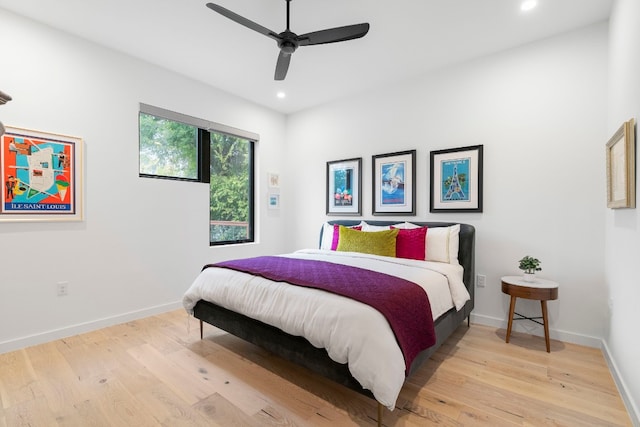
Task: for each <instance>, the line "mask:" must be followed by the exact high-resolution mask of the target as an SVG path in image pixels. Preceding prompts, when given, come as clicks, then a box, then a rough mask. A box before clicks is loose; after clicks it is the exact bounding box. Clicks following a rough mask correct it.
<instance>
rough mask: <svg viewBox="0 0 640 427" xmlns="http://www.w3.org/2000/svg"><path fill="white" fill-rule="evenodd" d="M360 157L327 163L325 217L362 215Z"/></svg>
mask: <svg viewBox="0 0 640 427" xmlns="http://www.w3.org/2000/svg"><path fill="white" fill-rule="evenodd" d="M361 194H362V157H360V158H357V159H346V160H336V161H332V162H327V215H362V203H361V202H360V197H361Z"/></svg>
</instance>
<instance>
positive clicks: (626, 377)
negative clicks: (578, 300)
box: [605, 0, 640, 425]
mask: <svg viewBox="0 0 640 427" xmlns="http://www.w3.org/2000/svg"><path fill="white" fill-rule="evenodd" d="M639 16H640V2H638V1H637V0H618V1H616V3H615V4H614V7H613V11H612V14H611V20H610V46H611V48H610V55H609V67H610V71H609V115H608V122H607V130H608V133H607V135H608V137H611V136H612V135H613V134H614V133H615V132H616V130H617V129H618V128H619V127H620V125H622V123H623V122H625V121H627V120H629V119H630V118H635V120H636V123H637V121H638V120H640V80H638V79H639V76H640V46H639V45H638V40H640V27H639V26H638V17H639ZM637 138H638V136H637V128H636V140H637ZM638 165H639V163H638V145H637V144H636V168H638ZM636 170H637V169H636ZM637 186H638V183H637V179H636V187H637ZM636 194H638V192H637V190H636ZM637 206H638V207H640V203H637ZM605 224H606V240H605V243H606V245H605V248H606V249H605V272H606V285H607V290H608V297H609V298H610V299H611V301H612V310H611V313H610V315H609V319H608V320H609V321H608V324H607V329H606V330H605V343H606V346H607V349H608V350H609V352H610V354H611V359H612V364H613V365H614V368H615V369H616V370H617V372H618V374H619V381H620V386H621V387H622V388H624V389H625V390H626V395H627V396H628V397H629V399H628V401H627V406H628V407H630V408H632V409H630V412H632V413H633V416H634V417H635V419H634V421H635V424H636V425H640V366H639V365H638V361H640V345H639V344H638V340H637V336H638V326H637V324H638V321H637V317H636V315H637V310H638V301H640V282H639V281H638V273H637V272H636V271H635V267H636V266H637V264H638V260H640V210H639V209H638V208H636V209H607V210H606V215H605Z"/></svg>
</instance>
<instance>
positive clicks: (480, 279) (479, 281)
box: [476, 274, 487, 288]
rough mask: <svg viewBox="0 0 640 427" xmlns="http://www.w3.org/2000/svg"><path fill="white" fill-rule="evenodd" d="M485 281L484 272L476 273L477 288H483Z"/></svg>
mask: <svg viewBox="0 0 640 427" xmlns="http://www.w3.org/2000/svg"><path fill="white" fill-rule="evenodd" d="M486 283H487V276H485V275H484V274H478V275H476V286H477V287H478V288H484V285H485V284H486Z"/></svg>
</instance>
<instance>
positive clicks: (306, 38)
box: [298, 23, 369, 46]
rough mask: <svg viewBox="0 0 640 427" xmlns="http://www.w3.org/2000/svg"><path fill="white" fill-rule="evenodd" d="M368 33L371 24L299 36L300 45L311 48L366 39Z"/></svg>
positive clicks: (348, 26)
mask: <svg viewBox="0 0 640 427" xmlns="http://www.w3.org/2000/svg"><path fill="white" fill-rule="evenodd" d="M368 32H369V24H367V23H365V24H356V25H347V26H345V27H337V28H330V29H328V30H321V31H314V32H312V33H307V34H302V35H300V36H298V45H299V46H309V45H314V44H326V43H335V42H342V41H345V40H353V39H359V38H360V37H364V36H365V35H366V34H367V33H368Z"/></svg>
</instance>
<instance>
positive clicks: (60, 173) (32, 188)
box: [0, 126, 83, 221]
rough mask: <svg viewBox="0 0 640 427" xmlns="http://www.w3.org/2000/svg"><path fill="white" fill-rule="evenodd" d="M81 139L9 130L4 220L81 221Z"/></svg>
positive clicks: (3, 143) (0, 163)
mask: <svg viewBox="0 0 640 427" xmlns="http://www.w3.org/2000/svg"><path fill="white" fill-rule="evenodd" d="M82 148H83V147H82V139H80V138H77V137H72V136H66V135H57V134H52V133H46V132H40V131H34V130H27V129H20V128H14V127H10V126H6V130H5V133H4V134H3V135H2V136H1V137H0V173H2V199H1V204H0V221H81V220H82V202H83V201H82Z"/></svg>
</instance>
